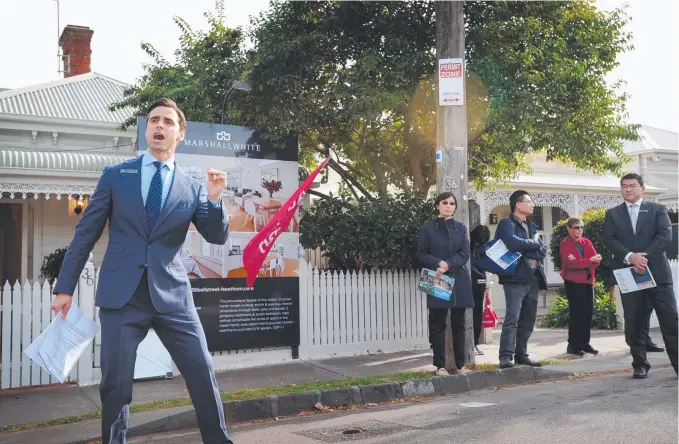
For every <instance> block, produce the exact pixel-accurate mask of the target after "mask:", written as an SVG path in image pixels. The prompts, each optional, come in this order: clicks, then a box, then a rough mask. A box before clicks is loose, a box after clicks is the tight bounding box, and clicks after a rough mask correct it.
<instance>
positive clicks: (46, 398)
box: [0, 329, 669, 444]
mask: <svg viewBox="0 0 679 444" xmlns="http://www.w3.org/2000/svg"><path fill="white" fill-rule="evenodd" d="M566 336H567V332H566V331H565V330H546V329H536V331H535V332H534V334H533V336H532V338H531V342H530V346H529V352H530V353H531V357H533V358H535V359H561V358H564V357H566V356H567V355H565V350H566ZM651 336H652V337H653V338H654V340H655V341H656V343H659V344H660V343H661V340H660V338H659V336H660V335H659V332H658V331H652V332H651ZM498 339H499V331H496V332H494V334H493V340H494V342H495V343H494V344H488V345H484V346H482V348H483V349H484V350H485V352H486V354H485V355H483V356H477V363H493V364H495V363H497V351H498V346H497V342H498ZM592 344H593V346H594V347H595V348H597V349H599V350H600V351H601V355H600V356H599V357H591V356H590V357H585V358H581V359H575V360H573V361H570V362H568V363H563V364H555V365H550V366H548V368H549V369H554V370H566V371H570V372H575V373H580V372H586V373H589V372H598V371H614V370H625V369H630V363H631V358H630V357H629V356H622V355H624V354H626V353H627V351H628V348H627V346H626V344H625V341H624V337H623V335H622V332H618V331H594V332H592ZM607 355H609V356H607ZM649 359H652V361H651V362H652V364H653V365H660V364H667V363H669V360H668V359H667V355H666V354H665V353H653V354H649ZM430 369H433V367H432V366H431V357H430V355H429V352H428V351H411V352H401V353H394V354H389V355H372V356H354V357H344V358H333V359H325V360H318V361H304V362H300V361H298V362H292V363H285V364H277V365H271V366H268V367H258V368H249V369H239V370H229V371H224V372H220V373H218V374H217V379H218V382H219V388H220V390H222V391H223V392H229V391H235V390H239V389H244V388H261V387H273V386H277V385H291V384H298V383H306V382H316V381H328V380H336V379H344V378H347V377H355V376H375V375H384V374H389V373H395V372H405V371H421V370H430ZM186 396H188V393H187V391H186V388H185V385H184V381H183V379H182V378H181V377H175V378H173V379H169V380H154V381H141V382H137V383H135V385H134V401H133V405H138V404H144V403H148V402H152V401H162V400H167V399H173V398H181V397H186ZM99 408H100V402H99V394H98V387H97V386H91V387H77V386H67V387H64V386H59V387H48V388H41V389H32V390H7V391H4V392H0V427H6V426H12V425H18V424H25V423H31V422H39V421H47V420H51V419H54V418H60V417H66V416H80V415H86V414H88V413H92V412H96V411H97V410H99ZM186 410H191V407H179V408H174V409H165V410H157V411H152V412H144V413H139V414H134V415H132V418H131V424H134V423H135V422H138V421H140V422H144V421H146V420H149V419H158V418H162V417H167V416H170V415H172V414H175V413H177V412H181V411H186ZM98 424H99V421H98V420H92V421H83V422H79V423H75V424H67V425H61V426H53V427H49V428H43V429H38V430H32V431H25V432H18V433H12V434H2V435H0V441H2V442H3V443H6V442H7V443H9V442H17V443H18V442H41V443H42V444H48V443H60V442H72V441H68V440H67V441H63V440H61V441H60V439H61V438H60V435H61V433H60V432H61V431H64V432H66V431H69V430H70V431H71V433H72V432H73V431H74V430H75V431H77V432H78V433H79V436H81V438H80V439H82V438H84V437H88V436H96V434H97V431H98ZM92 432H94V434H93V433H92ZM83 434H84V435H83ZM29 435H30V439H29ZM19 438H20V439H19ZM16 439H19V440H16ZM69 439H73V438H69ZM73 440H76V439H73Z"/></svg>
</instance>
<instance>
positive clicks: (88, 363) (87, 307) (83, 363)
mask: <svg viewBox="0 0 679 444" xmlns="http://www.w3.org/2000/svg"><path fill="white" fill-rule="evenodd" d="M92 258H93V256H92V253H90V257H89V258H88V259H87V263H86V264H85V267H84V268H83V271H82V273H81V274H80V279H79V280H78V299H79V305H80V310H82V312H83V313H84V314H85V316H88V317H89V318H91V319H94V317H95V312H94V310H95V308H94V264H93V263H92ZM93 370H94V341H92V343H90V345H89V346H88V347H87V348H86V349H85V351H84V352H83V355H82V356H81V357H80V360H78V385H89V384H92V383H94V382H96V381H95V380H94V377H93V373H94V371H93Z"/></svg>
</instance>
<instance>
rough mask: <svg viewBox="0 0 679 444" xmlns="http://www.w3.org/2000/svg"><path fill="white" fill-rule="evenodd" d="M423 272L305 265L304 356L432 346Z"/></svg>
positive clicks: (302, 301) (302, 268)
mask: <svg viewBox="0 0 679 444" xmlns="http://www.w3.org/2000/svg"><path fill="white" fill-rule="evenodd" d="M418 279H419V273H418V272H416V271H412V270H406V271H391V270H387V271H376V272H373V273H365V272H358V273H357V272H328V271H320V270H319V269H317V268H314V267H313V266H312V265H311V264H304V263H301V264H300V329H301V331H300V335H301V337H300V343H301V344H300V357H301V358H324V357H329V356H341V355H354V354H362V353H375V352H378V351H382V352H391V351H400V350H408V349H416V348H424V347H427V346H428V344H429V342H428V321H427V304H426V298H425V297H423V294H422V293H420V292H418V291H417V281H418Z"/></svg>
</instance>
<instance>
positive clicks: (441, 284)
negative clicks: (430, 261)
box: [417, 268, 455, 301]
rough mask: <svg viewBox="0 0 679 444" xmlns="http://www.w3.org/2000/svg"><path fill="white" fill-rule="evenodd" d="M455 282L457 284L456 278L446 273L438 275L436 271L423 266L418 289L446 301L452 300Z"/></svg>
mask: <svg viewBox="0 0 679 444" xmlns="http://www.w3.org/2000/svg"><path fill="white" fill-rule="evenodd" d="M453 284H455V278H451V277H450V276H446V275H445V274H441V275H438V276H437V275H436V271H434V270H430V269H428V268H423V269H422V274H421V275H420V282H419V284H418V285H417V289H418V290H420V291H422V292H424V293H427V294H428V295H431V296H434V297H437V298H439V299H443V300H444V301H450V297H451V296H452V294H453Z"/></svg>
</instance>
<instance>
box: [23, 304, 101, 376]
mask: <svg viewBox="0 0 679 444" xmlns="http://www.w3.org/2000/svg"><path fill="white" fill-rule="evenodd" d="M97 329H98V326H97V323H96V322H94V321H93V320H92V319H90V318H89V317H87V316H85V314H84V313H83V312H82V311H81V310H80V309H79V308H78V307H77V306H76V305H72V306H71V308H70V310H68V315H66V319H62V318H61V312H59V313H58V314H57V316H56V317H55V318H54V319H53V320H52V322H51V323H50V325H48V326H47V328H46V329H45V330H44V331H43V332H42V333H41V334H40V336H38V337H37V338H36V339H35V341H33V343H32V344H31V345H29V346H28V347H27V348H26V350H24V353H25V354H26V356H28V357H29V358H31V359H32V360H33V361H34V362H35V363H36V364H38V365H39V366H40V367H42V368H43V369H45V370H46V371H48V372H49V373H50V374H51V375H52V377H54V379H56V380H57V381H59V382H64V381H65V380H66V379H67V378H68V374H69V373H71V370H73V367H74V366H75V364H76V363H77V362H78V359H80V356H82V354H83V352H84V351H85V349H87V347H88V346H89V345H90V344H91V343H92V339H93V338H94V335H95V334H96V333H97Z"/></svg>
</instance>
